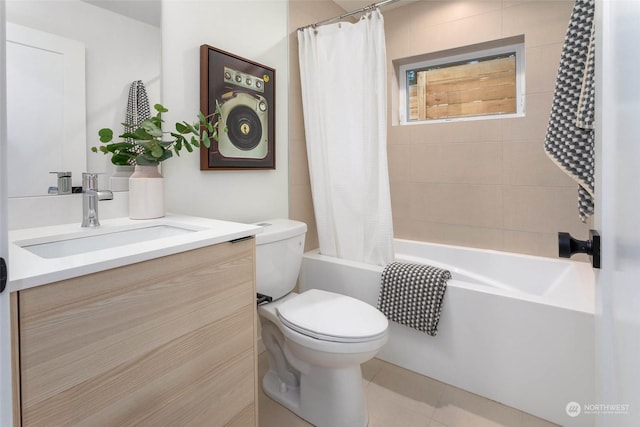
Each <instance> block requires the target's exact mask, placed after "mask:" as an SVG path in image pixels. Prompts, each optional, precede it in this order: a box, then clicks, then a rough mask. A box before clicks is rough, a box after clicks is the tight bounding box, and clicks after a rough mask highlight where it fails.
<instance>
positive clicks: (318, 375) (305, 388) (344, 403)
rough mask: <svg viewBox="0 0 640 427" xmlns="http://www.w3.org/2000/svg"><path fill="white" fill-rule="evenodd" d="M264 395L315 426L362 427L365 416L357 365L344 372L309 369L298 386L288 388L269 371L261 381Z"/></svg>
mask: <svg viewBox="0 0 640 427" xmlns="http://www.w3.org/2000/svg"><path fill="white" fill-rule="evenodd" d="M262 387H263V390H264V393H265V394H266V395H267V396H269V397H270V398H271V399H273V400H275V401H276V402H278V403H280V404H281V405H282V406H284V407H285V408H287V409H289V410H290V411H291V412H293V413H294V414H296V415H297V416H299V417H300V418H302V419H304V420H306V421H308V422H309V423H311V424H313V425H315V426H317V427H366V426H367V424H368V421H369V420H368V414H367V409H366V405H365V399H364V389H363V384H362V374H361V370H360V366H356V367H351V368H345V369H324V368H317V367H313V368H311V369H310V372H308V373H307V374H303V375H301V376H300V386H299V387H291V386H288V385H286V384H285V383H283V382H282V381H280V379H279V378H278V375H277V373H276V372H274V371H272V370H269V371H268V372H267V373H266V374H265V376H264V378H263V380H262Z"/></svg>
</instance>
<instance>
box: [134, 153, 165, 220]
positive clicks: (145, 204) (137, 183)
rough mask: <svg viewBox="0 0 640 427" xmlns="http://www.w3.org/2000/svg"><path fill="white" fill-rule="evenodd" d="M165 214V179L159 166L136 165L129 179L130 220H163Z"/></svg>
mask: <svg viewBox="0 0 640 427" xmlns="http://www.w3.org/2000/svg"><path fill="white" fill-rule="evenodd" d="M164 214H165V211H164V178H163V177H162V175H161V174H160V171H159V170H158V166H141V165H136V168H135V171H134V172H133V175H131V177H130V178H129V218H131V219H152V218H161V217H163V216H164Z"/></svg>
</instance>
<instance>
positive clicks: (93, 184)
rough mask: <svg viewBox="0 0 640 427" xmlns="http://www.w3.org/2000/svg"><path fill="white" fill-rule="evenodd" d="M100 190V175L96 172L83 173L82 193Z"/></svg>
mask: <svg viewBox="0 0 640 427" xmlns="http://www.w3.org/2000/svg"><path fill="white" fill-rule="evenodd" d="M97 189H98V174H97V173H95V172H82V191H87V190H97Z"/></svg>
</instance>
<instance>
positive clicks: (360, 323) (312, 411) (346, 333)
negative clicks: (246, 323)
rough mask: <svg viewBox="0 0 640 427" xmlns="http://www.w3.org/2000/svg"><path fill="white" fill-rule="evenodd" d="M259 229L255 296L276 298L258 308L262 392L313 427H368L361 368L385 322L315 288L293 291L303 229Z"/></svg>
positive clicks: (280, 223)
mask: <svg viewBox="0 0 640 427" xmlns="http://www.w3.org/2000/svg"><path fill="white" fill-rule="evenodd" d="M261 224H262V225H264V226H265V229H264V231H263V232H262V233H259V234H257V235H256V284H257V289H258V292H260V293H262V294H265V295H269V296H272V297H273V298H274V300H273V302H271V303H267V304H262V305H260V306H259V308H258V315H259V319H260V324H261V336H262V342H263V344H264V345H265V347H266V349H267V353H268V358H269V370H268V372H267V373H266V374H265V376H264V378H263V380H262V386H263V389H264V392H265V394H266V395H267V396H269V397H270V398H272V399H273V400H275V401H276V402H278V403H280V404H282V405H283V406H284V407H286V408H288V409H289V410H291V411H292V412H294V413H295V414H297V415H298V416H300V417H301V418H303V419H305V420H307V421H308V422H310V423H311V424H314V425H315V426H318V427H341V426H345V427H360V426H363V427H364V426H366V425H367V422H368V416H367V410H366V403H365V399H364V393H363V384H362V373H361V369H360V365H361V364H362V363H364V362H366V361H368V360H370V359H371V358H373V357H374V356H375V354H376V353H377V352H378V351H379V350H380V349H381V348H382V346H383V345H384V344H385V343H386V341H387V328H388V322H387V319H386V318H385V316H384V315H383V314H382V313H381V312H380V311H378V310H377V309H376V308H375V307H372V306H370V305H368V304H366V303H364V302H362V301H360V300H357V299H355V298H351V297H348V296H345V295H339V294H335V293H331V292H326V291H321V290H317V289H311V290H308V291H306V292H303V293H301V294H296V293H293V292H292V290H293V288H294V287H295V283H296V280H297V276H298V273H299V270H300V263H301V261H302V252H303V247H304V233H305V232H306V225H305V224H304V223H300V222H298V221H291V220H270V221H265V222H263V223H261ZM265 224H268V225H265ZM294 273H295V274H294ZM276 274H277V275H279V276H280V277H279V279H276V278H275V277H273V276H274V275H276ZM285 283H286V284H285ZM266 284H270V285H269V286H267V285H266ZM270 292H273V293H274V294H273V295H270Z"/></svg>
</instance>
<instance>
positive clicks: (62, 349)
mask: <svg viewBox="0 0 640 427" xmlns="http://www.w3.org/2000/svg"><path fill="white" fill-rule="evenodd" d="M254 254H255V246H254V241H253V239H251V240H247V241H243V242H239V243H234V244H232V243H224V244H219V245H214V246H210V247H206V248H202V249H197V250H193V251H188V252H183V253H180V254H176V255H172V256H168V257H163V258H158V259H154V260H150V261H145V262H142V263H137V264H132V265H129V266H125V267H121V268H117V269H114V270H108V271H103V272H99V273H96V274H91V275H87V276H82V277H78V278H74V279H70V280H66V281H63V282H58V283H54V284H50V285H45V286H40V287H37V288H32V289H27V290H24V291H20V292H19V294H18V298H17V306H18V322H19V348H20V350H19V360H20V369H19V372H20V385H21V389H20V397H21V409H22V410H21V416H22V425H24V426H31V425H42V426H55V425H87V426H97V425H100V426H110V425H112V426H124V425H141V426H146V425H148V426H178V425H180V426H187V425H192V426H223V425H228V424H229V423H234V420H235V419H237V418H238V417H244V416H246V414H247V413H251V414H252V415H253V416H252V417H249V418H251V419H252V420H253V423H252V424H248V425H255V424H256V421H255V419H256V414H257V410H256V407H257V404H256V350H255V336H256V335H255V324H256V323H255V322H256V318H255V280H254V274H255V273H254V265H255V262H254V257H255V255H254ZM245 425H247V424H245Z"/></svg>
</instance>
